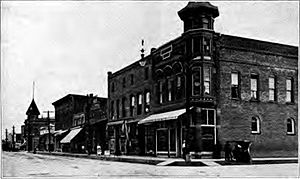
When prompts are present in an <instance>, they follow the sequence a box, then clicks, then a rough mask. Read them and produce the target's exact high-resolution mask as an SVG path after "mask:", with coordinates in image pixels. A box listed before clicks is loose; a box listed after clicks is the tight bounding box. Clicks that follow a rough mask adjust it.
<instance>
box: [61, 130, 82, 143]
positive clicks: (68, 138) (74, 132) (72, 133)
mask: <svg viewBox="0 0 300 179" xmlns="http://www.w3.org/2000/svg"><path fill="white" fill-rule="evenodd" d="M81 130H82V128H76V129H72V130H71V131H70V132H69V134H68V135H66V137H64V138H63V139H62V140H61V141H60V143H70V142H71V140H72V139H73V138H74V137H75V136H76V135H77V134H78V133H79V132H80V131H81Z"/></svg>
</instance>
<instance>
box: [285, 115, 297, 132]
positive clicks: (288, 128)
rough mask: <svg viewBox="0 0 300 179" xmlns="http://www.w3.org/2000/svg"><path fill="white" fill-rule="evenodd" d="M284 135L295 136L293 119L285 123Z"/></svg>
mask: <svg viewBox="0 0 300 179" xmlns="http://www.w3.org/2000/svg"><path fill="white" fill-rule="evenodd" d="M286 133H287V134H295V121H294V119H293V118H288V119H287V121H286Z"/></svg>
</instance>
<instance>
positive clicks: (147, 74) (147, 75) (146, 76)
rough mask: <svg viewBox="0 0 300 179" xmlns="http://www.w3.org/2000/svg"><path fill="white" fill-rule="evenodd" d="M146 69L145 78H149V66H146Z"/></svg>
mask: <svg viewBox="0 0 300 179" xmlns="http://www.w3.org/2000/svg"><path fill="white" fill-rule="evenodd" d="M144 70H145V71H144V73H145V74H144V75H145V80H148V78H149V67H145V68H144Z"/></svg>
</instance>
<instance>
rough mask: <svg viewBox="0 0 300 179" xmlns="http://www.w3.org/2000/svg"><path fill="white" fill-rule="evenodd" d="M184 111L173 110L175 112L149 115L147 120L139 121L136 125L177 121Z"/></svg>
mask: <svg viewBox="0 0 300 179" xmlns="http://www.w3.org/2000/svg"><path fill="white" fill-rule="evenodd" d="M185 111H186V109H179V110H175V111H169V112H164V113H159V114H153V115H150V116H148V117H147V118H145V119H143V120H141V121H139V122H138V124H145V123H151V122H159V121H167V120H172V119H177V117H178V116H180V115H182V114H184V113H185Z"/></svg>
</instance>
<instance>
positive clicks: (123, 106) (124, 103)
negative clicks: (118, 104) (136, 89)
mask: <svg viewBox="0 0 300 179" xmlns="http://www.w3.org/2000/svg"><path fill="white" fill-rule="evenodd" d="M122 117H126V98H125V97H124V98H122Z"/></svg>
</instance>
